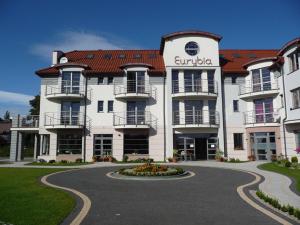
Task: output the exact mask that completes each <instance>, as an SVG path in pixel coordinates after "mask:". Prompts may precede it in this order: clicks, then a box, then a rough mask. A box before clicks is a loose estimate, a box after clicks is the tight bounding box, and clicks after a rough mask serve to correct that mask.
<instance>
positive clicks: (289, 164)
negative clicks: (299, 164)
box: [284, 161, 292, 168]
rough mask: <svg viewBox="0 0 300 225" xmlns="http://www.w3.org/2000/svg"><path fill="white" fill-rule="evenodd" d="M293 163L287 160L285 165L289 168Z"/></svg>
mask: <svg viewBox="0 0 300 225" xmlns="http://www.w3.org/2000/svg"><path fill="white" fill-rule="evenodd" d="M291 165H292V163H291V162H290V161H286V162H285V164H284V166H285V167H287V168H289V167H291Z"/></svg>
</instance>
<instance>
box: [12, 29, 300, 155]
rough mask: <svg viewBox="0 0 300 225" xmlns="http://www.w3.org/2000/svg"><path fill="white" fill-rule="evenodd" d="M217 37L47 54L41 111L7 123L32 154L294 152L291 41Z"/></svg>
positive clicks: (295, 46) (15, 149)
mask: <svg viewBox="0 0 300 225" xmlns="http://www.w3.org/2000/svg"><path fill="white" fill-rule="evenodd" d="M221 39H222V37H221V36H219V35H215V34H212V33H208V32H201V31H184V32H176V33H172V34H168V35H165V36H163V37H162V38H161V43H160V49H158V50H86V51H71V52H66V53H64V52H61V51H54V52H53V55H52V65H51V66H50V67H48V68H44V69H41V70H38V71H37V72H36V74H37V75H38V76H39V77H40V78H41V90H40V95H41V100H40V115H39V116H30V117H28V116H26V117H22V116H18V118H15V120H14V122H13V128H12V144H11V160H13V161H14V160H21V159H22V134H23V133H24V132H34V133H36V140H35V148H34V149H35V154H34V155H35V156H34V157H35V158H38V159H44V160H46V161H49V160H58V161H60V160H70V161H73V160H76V159H78V158H82V159H84V160H85V161H91V160H92V158H93V157H105V156H110V155H112V156H113V157H115V158H116V159H117V160H122V159H123V158H124V156H128V157H129V158H130V159H136V158H152V159H154V160H155V161H165V160H167V159H168V158H169V157H173V155H174V154H176V156H177V157H178V158H179V159H180V160H209V159H214V158H215V154H216V152H217V151H218V150H220V151H223V152H224V155H225V157H228V158H238V159H240V160H248V159H249V158H250V157H251V158H255V159H257V160H267V159H271V158H272V157H273V156H279V155H283V156H287V157H291V156H294V155H296V153H295V151H294V150H295V149H296V148H297V147H298V146H299V145H300V111H299V110H300V83H299V82H300V79H299V76H300V74H299V73H300V72H299V60H300V59H299V57H300V53H299V52H300V50H299V49H300V48H299V43H300V41H299V38H298V39H295V40H293V41H291V42H289V43H287V44H286V45H285V46H283V47H282V48H281V49H274V50H226V49H224V50H223V49H220V48H219V42H220V41H221Z"/></svg>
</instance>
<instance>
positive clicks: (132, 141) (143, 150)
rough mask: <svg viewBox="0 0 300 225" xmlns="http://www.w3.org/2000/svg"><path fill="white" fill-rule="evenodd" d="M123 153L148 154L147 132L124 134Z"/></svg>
mask: <svg viewBox="0 0 300 225" xmlns="http://www.w3.org/2000/svg"><path fill="white" fill-rule="evenodd" d="M124 154H149V136H148V135H147V134H125V135H124Z"/></svg>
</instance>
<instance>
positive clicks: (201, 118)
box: [173, 110, 220, 125]
mask: <svg viewBox="0 0 300 225" xmlns="http://www.w3.org/2000/svg"><path fill="white" fill-rule="evenodd" d="M219 124H220V116H219V112H217V111H213V110H185V111H174V112H173V125H219Z"/></svg>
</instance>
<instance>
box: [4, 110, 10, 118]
mask: <svg viewBox="0 0 300 225" xmlns="http://www.w3.org/2000/svg"><path fill="white" fill-rule="evenodd" d="M3 119H4V120H9V119H10V112H9V111H6V112H5V113H4V116H3Z"/></svg>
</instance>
